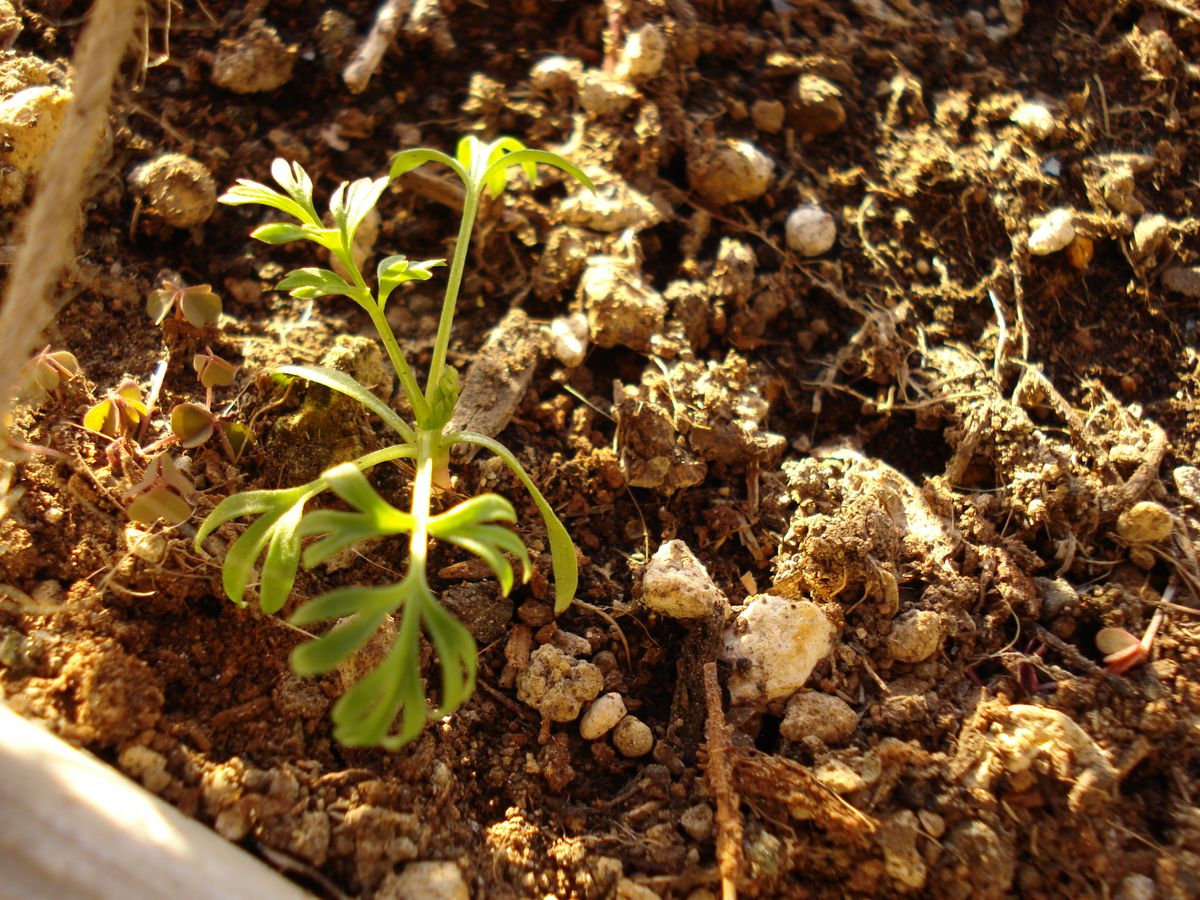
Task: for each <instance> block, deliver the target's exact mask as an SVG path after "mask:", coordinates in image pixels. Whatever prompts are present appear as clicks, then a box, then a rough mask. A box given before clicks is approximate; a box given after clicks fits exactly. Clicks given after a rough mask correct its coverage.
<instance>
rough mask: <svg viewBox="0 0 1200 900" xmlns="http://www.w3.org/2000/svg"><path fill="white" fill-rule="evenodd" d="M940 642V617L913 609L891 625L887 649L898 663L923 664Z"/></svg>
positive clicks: (922, 610)
mask: <svg viewBox="0 0 1200 900" xmlns="http://www.w3.org/2000/svg"><path fill="white" fill-rule="evenodd" d="M941 642H942V617H941V616H940V615H938V614H937V613H936V612H933V611H932V610H928V609H913V610H909V611H908V612H906V613H905V614H904V615H902V616H901V617H900V618H898V619H896V621H895V622H893V623H892V631H891V634H889V635H888V638H887V649H888V653H889V654H890V655H891V657H892V659H894V660H897V661H899V662H907V663H918V662H924V661H925V660H927V659H929V657H931V656H933V654H935V653H936V652H937V649H938V646H939V645H940V644H941Z"/></svg>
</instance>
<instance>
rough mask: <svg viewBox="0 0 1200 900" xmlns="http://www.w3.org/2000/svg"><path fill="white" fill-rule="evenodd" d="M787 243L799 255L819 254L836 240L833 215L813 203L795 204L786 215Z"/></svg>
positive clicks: (825, 250)
mask: <svg viewBox="0 0 1200 900" xmlns="http://www.w3.org/2000/svg"><path fill="white" fill-rule="evenodd" d="M786 230H787V245H788V246H789V247H790V248H791V249H793V250H795V251H796V252H797V253H799V254H800V255H801V256H820V255H821V254H822V253H825V252H827V251H828V250H829V248H830V247H832V246H833V244H834V241H836V240H837V223H836V222H834V220H833V216H832V215H830V214H829V212H828V211H827V210H826V209H825V208H824V207H821V206H818V205H817V204H815V203H805V204H804V205H803V206H797V207H796V208H795V209H793V210H792V211H791V213H790V214H789V215H788V217H787V226H786Z"/></svg>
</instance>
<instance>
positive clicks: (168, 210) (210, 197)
mask: <svg viewBox="0 0 1200 900" xmlns="http://www.w3.org/2000/svg"><path fill="white" fill-rule="evenodd" d="M129 188H130V191H131V192H132V193H133V194H135V195H137V196H139V197H141V198H143V200H144V201H145V204H146V209H147V211H149V212H150V213H152V214H154V215H156V216H158V217H159V218H160V219H162V220H163V221H164V222H166V223H167V224H168V225H171V226H173V227H175V228H191V227H193V226H195V225H201V224H203V223H204V222H206V221H208V218H209V216H211V215H212V214H213V210H215V209H216V208H217V185H216V182H214V181H213V177H212V175H211V174H209V171H208V169H207V168H206V167H205V165H204V164H203V163H201V162H199V161H198V160H195V159H192V158H191V157H190V156H185V155H184V154H182V153H163V154H160V155H159V156H156V157H154V158H153V159H150V160H147V161H146V162H144V163H142V164H141V165H139V166H137V167H136V168H134V170H133V171H132V172H130V173H129Z"/></svg>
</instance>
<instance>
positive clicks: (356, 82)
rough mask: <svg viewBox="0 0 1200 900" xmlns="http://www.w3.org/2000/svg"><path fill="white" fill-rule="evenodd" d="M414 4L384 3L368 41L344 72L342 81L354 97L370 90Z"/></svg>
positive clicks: (397, 0) (401, 0)
mask: <svg viewBox="0 0 1200 900" xmlns="http://www.w3.org/2000/svg"><path fill="white" fill-rule="evenodd" d="M410 6H412V0H383V3H382V4H381V5H380V7H379V10H378V11H377V12H376V13H375V22H374V24H372V25H371V31H370V32H369V33H368V34H367V37H366V40H364V41H363V42H362V45H361V46H360V47H359V48H358V50H357V52H355V54H354V56H353V58H352V59H351V60H350V62H348V63H347V64H346V68H344V69H342V81H344V82H346V87H348V88H349V89H350V92H351V93H354V94H361V93H362V92H363V91H364V90H366V88H367V82H369V81H370V80H371V76H372V75H374V74H375V70H376V69H378V68H379V63H380V62H381V61H382V60H383V54H384V51H386V50H387V48H388V44H390V43H391V42H392V38H394V37H395V36H396V32H397V31H399V30H400V20H401V19H403V18H404V17H405V16H406V15H408V10H409V7H410Z"/></svg>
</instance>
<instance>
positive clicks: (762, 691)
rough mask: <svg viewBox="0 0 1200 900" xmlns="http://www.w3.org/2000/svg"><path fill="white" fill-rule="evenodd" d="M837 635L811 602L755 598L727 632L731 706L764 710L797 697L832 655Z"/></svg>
mask: <svg viewBox="0 0 1200 900" xmlns="http://www.w3.org/2000/svg"><path fill="white" fill-rule="evenodd" d="M833 636H834V629H833V624H832V623H831V622H830V621H829V618H828V616H826V615H825V613H824V612H822V611H821V608H820V607H819V606H817V604H815V603H813V602H812V601H811V600H787V599H784V598H783V597H776V596H774V595H772V594H759V595H758V596H756V597H751V598H750V600H749V602H748V603H747V605H746V608H745V609H744V610H742V612H741V613H740V614H739V615H738V617H737V619H735V620H734V621H733V623H732V624H731V625H730V626H729V627H728V628H727V629H726V630H725V646H724V652H723V653H722V657H723V658H724V659H725V661H726V662H728V663H730V664H732V665H733V672H732V673H731V674H730V676H729V696H730V699H731V701H732V702H733V704H734V705H735V706H754V707H760V708H761V707H764V706H766V705H767V704H769V703H770V702H771V701H772V700H781V699H783V698H784V697H788V696H790V695H791V694H794V693H795V692H796V691H798V690H800V688H802V687H804V683H805V682H806V681H807V680H808V676H809V675H811V674H812V670H813V669H814V668H815V667H816V665H817V663H818V662H820V661H821V660H822V659H824V658H825V657H826V656H828V655H829V651H830V650H832V649H833Z"/></svg>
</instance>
